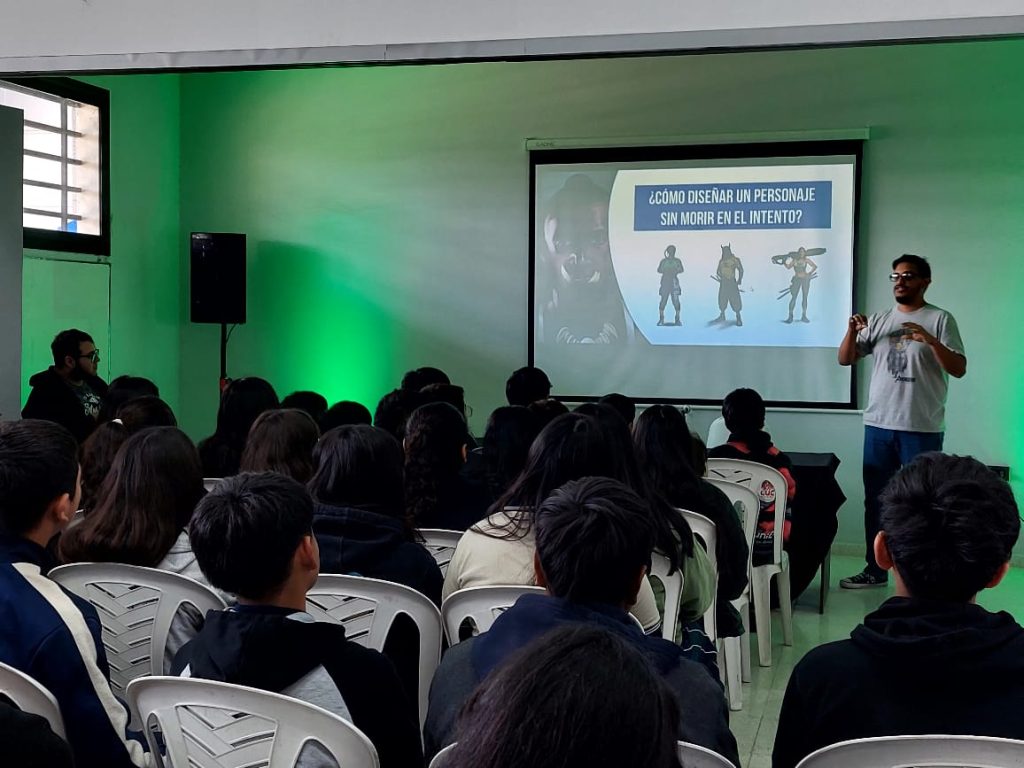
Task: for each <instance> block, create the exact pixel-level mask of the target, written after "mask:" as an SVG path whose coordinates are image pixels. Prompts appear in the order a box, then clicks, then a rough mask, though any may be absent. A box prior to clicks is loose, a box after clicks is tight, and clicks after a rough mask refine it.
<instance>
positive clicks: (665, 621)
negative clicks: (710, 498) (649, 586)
mask: <svg viewBox="0 0 1024 768" xmlns="http://www.w3.org/2000/svg"><path fill="white" fill-rule="evenodd" d="M704 519H705V520H707V518H704ZM708 522H711V521H710V520H708ZM694 533H696V531H694ZM671 567H672V564H671V562H670V561H669V559H668V558H667V557H666V556H665V555H663V554H661V553H660V552H652V553H651V574H650V576H651V578H653V579H657V580H658V581H660V582H661V586H662V588H663V589H664V590H665V615H664V616H663V617H662V620H661V636H662V637H663V638H664V639H666V640H671V641H672V642H673V643H674V642H675V641H676V628H677V627H678V626H679V604H680V603H681V602H682V600H683V571H682V569H681V568H677V569H676V570H675V572H674V573H672V574H671V575H669V569H670V568H671ZM630 615H632V614H630ZM711 640H712V641H714V638H713V637H712V638H711Z"/></svg>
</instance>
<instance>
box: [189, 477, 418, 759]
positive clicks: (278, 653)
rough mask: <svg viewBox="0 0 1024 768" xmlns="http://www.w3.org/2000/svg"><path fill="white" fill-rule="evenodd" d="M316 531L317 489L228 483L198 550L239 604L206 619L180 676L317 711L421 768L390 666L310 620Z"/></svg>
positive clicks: (288, 482)
mask: <svg viewBox="0 0 1024 768" xmlns="http://www.w3.org/2000/svg"><path fill="white" fill-rule="evenodd" d="M312 526H313V500H312V498H311V497H310V495H309V492H308V491H307V490H306V489H305V487H303V486H302V485H300V484H299V483H297V482H296V481H295V480H293V479H291V478H289V477H285V476H284V475H281V474H278V473H276V472H262V473H246V474H241V475H238V476H236V477H231V478H227V479H225V480H223V481H222V482H221V483H219V484H218V485H217V487H216V488H215V489H214V490H213V491H211V492H210V493H209V494H208V495H207V496H206V497H205V498H204V499H203V500H202V501H201V502H200V503H199V505H198V506H197V507H196V512H195V515H194V516H193V517H192V521H191V523H190V524H189V538H190V540H191V543H192V551H193V552H194V553H195V556H196V559H197V560H198V562H199V567H200V568H201V569H202V571H203V574H204V575H205V576H206V578H207V580H208V581H209V582H210V584H211V585H213V586H214V587H216V588H217V589H220V590H222V591H225V592H230V593H232V594H235V595H237V597H238V604H237V605H235V606H233V607H231V608H228V609H227V610H225V611H211V612H209V613H208V614H207V616H206V623H205V624H204V626H203V629H202V630H201V631H200V633H199V635H198V636H197V637H196V638H195V639H194V640H193V641H192V642H190V643H188V644H187V645H186V646H185V647H184V648H182V650H181V651H180V652H179V653H178V656H177V657H176V658H175V665H174V666H175V669H176V670H181V671H182V674H183V675H185V676H191V677H198V678H206V679H210V680H219V681H223V682H227V683H235V684H237V685H246V686H250V687H253V688H262V689H263V690H267V691H274V692H277V693H283V694H285V695H287V696H292V697H294V698H297V699H301V700H303V701H306V702H308V703H310V704H315V705H317V706H319V707H322V708H323V709H326V710H328V711H330V712H333V713H334V714H336V715H340V716H341V717H343V718H345V719H346V720H348V721H350V722H351V723H353V724H354V725H355V726H356V727H357V728H359V729H360V730H361V731H362V732H363V733H365V734H366V736H367V737H368V738H369V739H370V741H371V742H373V745H374V747H376V749H377V754H378V756H379V757H380V764H381V767H382V768H406V767H407V766H419V765H422V763H423V751H422V747H421V744H420V737H419V732H418V721H417V717H416V708H415V706H414V705H413V704H412V703H411V700H410V699H409V697H408V696H407V694H406V692H405V691H404V690H403V689H402V686H401V684H400V683H399V681H398V677H397V675H396V673H395V670H394V667H392V665H391V663H390V662H389V661H388V660H387V659H386V658H384V656H382V655H381V654H380V653H378V652H377V651H372V650H370V649H368V648H363V647H362V646H360V645H357V644H356V643H354V642H351V641H349V640H347V639H346V637H345V628H344V627H343V626H341V625H340V624H330V623H326V622H317V621H314V619H313V617H312V616H310V615H309V614H308V613H306V592H307V591H309V589H310V588H311V587H312V586H313V585H314V584H315V583H316V580H317V577H318V576H319V573H320V550H319V548H318V546H317V542H316V538H315V537H314V536H313V530H312Z"/></svg>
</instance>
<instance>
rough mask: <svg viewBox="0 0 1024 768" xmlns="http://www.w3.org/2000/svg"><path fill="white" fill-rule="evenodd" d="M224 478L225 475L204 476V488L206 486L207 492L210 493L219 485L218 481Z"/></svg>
mask: <svg viewBox="0 0 1024 768" xmlns="http://www.w3.org/2000/svg"><path fill="white" fill-rule="evenodd" d="M223 479H224V478H223V477H204V478H203V488H205V489H206V492H207V493H209V492H210V491H212V490H213V489H214V488H216V487H217V483H219V482H220V481H221V480H223Z"/></svg>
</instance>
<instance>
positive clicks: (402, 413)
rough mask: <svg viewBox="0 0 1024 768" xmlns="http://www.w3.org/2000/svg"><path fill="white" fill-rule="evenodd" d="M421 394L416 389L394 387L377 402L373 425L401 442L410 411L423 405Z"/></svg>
mask: <svg viewBox="0 0 1024 768" xmlns="http://www.w3.org/2000/svg"><path fill="white" fill-rule="evenodd" d="M423 402H424V401H423V396H422V395H421V394H420V391H419V390H418V389H416V390H411V389H395V390H392V391H391V392H388V393H387V394H386V395H384V397H382V398H381V399H380V402H378V403H377V409H376V410H375V411H374V412H373V426H375V427H380V428H381V429H383V430H385V431H386V432H389V433H391V435H392V436H393V437H394V438H395V439H396V440H398V442H402V441H403V440H404V439H405V425H406V423H407V422H408V421H409V416H411V415H412V412H413V411H415V410H416V409H417V408H419V407H420V406H421V405H423Z"/></svg>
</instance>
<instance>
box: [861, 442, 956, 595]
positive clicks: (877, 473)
mask: <svg viewBox="0 0 1024 768" xmlns="http://www.w3.org/2000/svg"><path fill="white" fill-rule="evenodd" d="M942 437H943V433H942V432H901V431H899V430H895V429H881V428H880V427H868V426H865V427H864V541H865V544H866V545H867V548H866V552H865V554H864V559H865V560H866V561H867V567H866V568H865V570H866V571H867V572H868V573H870V574H872V575H874V576H879V577H884V576H885V575H886V574H885V571H883V570H882V569H881V568H879V567H878V563H876V562H875V536H877V535H878V529H879V520H878V519H879V514H880V512H881V508H880V505H879V503H878V497H879V496H880V495H881V493H882V491H883V490H885V486H886V485H888V484H889V481H890V480H891V479H892V477H893V475H895V474H896V473H897V472H898V471H899V469H900V467H902V466H903V465H904V464H909V463H910V462H911V461H913V460H914V457H915V456H917V455H919V454H922V453H927V452H928V451H941V450H942Z"/></svg>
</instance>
